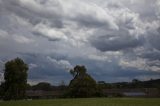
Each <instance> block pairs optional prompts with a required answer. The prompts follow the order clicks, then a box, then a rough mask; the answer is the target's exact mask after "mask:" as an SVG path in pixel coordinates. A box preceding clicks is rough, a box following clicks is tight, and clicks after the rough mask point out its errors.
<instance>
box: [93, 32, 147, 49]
mask: <svg viewBox="0 0 160 106" xmlns="http://www.w3.org/2000/svg"><path fill="white" fill-rule="evenodd" d="M143 42H144V41H143V39H137V38H134V37H132V36H128V35H119V36H114V35H113V36H108V35H106V36H100V37H94V38H93V40H92V41H91V43H92V45H93V46H95V47H96V48H97V49H99V50H101V51H119V50H124V49H129V48H131V49H132V48H135V47H138V46H142V44H143Z"/></svg>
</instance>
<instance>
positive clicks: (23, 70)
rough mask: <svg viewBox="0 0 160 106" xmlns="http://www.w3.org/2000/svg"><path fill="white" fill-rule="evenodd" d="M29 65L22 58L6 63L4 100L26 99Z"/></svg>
mask: <svg viewBox="0 0 160 106" xmlns="http://www.w3.org/2000/svg"><path fill="white" fill-rule="evenodd" d="M27 70H28V65H27V64H25V63H24V61H23V60H22V59H20V58H16V59H14V60H11V61H8V62H6V64H5V69H4V80H5V82H4V83H3V84H2V85H3V86H2V87H3V93H4V94H3V99H4V100H13V99H14V100H17V99H24V98H25V92H26V87H27Z"/></svg>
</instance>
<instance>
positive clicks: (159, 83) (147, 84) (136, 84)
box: [98, 79, 160, 89]
mask: <svg viewBox="0 0 160 106" xmlns="http://www.w3.org/2000/svg"><path fill="white" fill-rule="evenodd" d="M98 85H99V86H101V88H110V89H112V88H158V89H160V79H150V80H148V81H140V80H138V79H133V80H132V82H117V83H106V82H105V81H98Z"/></svg>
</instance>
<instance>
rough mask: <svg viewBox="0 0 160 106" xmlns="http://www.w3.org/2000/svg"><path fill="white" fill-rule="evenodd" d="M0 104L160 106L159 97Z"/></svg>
mask: <svg viewBox="0 0 160 106" xmlns="http://www.w3.org/2000/svg"><path fill="white" fill-rule="evenodd" d="M0 106H160V98H89V99H52V100H31V101H1V102H0Z"/></svg>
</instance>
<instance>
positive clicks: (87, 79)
mask: <svg viewBox="0 0 160 106" xmlns="http://www.w3.org/2000/svg"><path fill="white" fill-rule="evenodd" d="M70 72H71V74H72V75H73V77H74V78H73V79H72V80H71V81H70V84H69V95H70V97H75V98H77V97H93V96H96V94H98V93H97V92H98V89H97V84H96V81H95V80H94V79H93V78H92V77H91V76H90V75H89V74H87V73H86V72H87V70H86V68H85V67H84V66H79V65H77V66H75V67H74V69H72V70H71V71H70Z"/></svg>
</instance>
